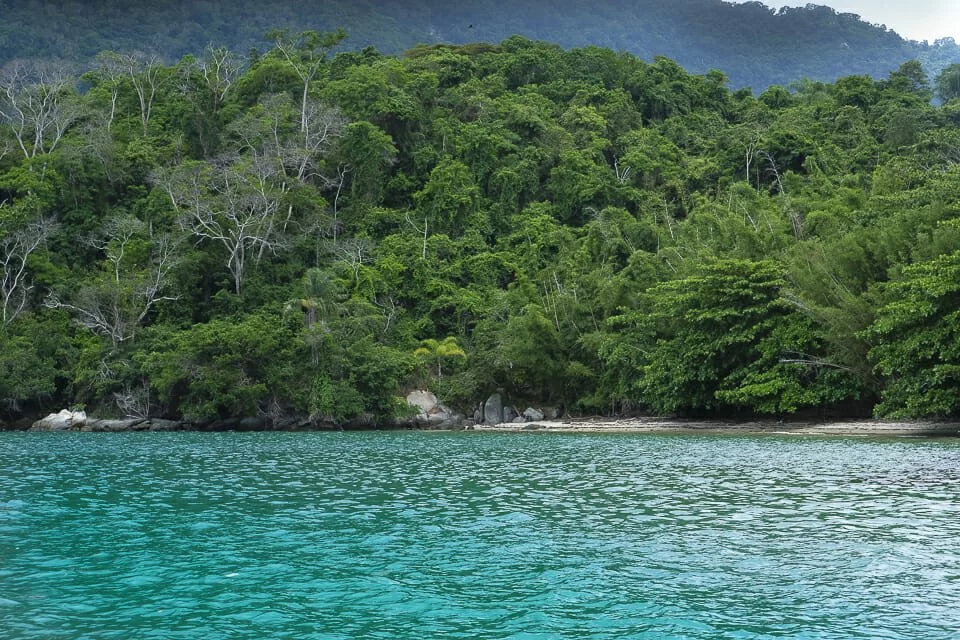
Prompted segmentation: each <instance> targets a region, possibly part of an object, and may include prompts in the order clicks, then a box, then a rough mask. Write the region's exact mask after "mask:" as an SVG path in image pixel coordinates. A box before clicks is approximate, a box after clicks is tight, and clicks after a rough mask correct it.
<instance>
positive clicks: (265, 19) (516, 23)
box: [0, 0, 960, 90]
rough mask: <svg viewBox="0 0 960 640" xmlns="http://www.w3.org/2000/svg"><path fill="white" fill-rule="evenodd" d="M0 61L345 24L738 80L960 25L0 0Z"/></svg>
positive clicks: (844, 67) (420, 4)
mask: <svg viewBox="0 0 960 640" xmlns="http://www.w3.org/2000/svg"><path fill="white" fill-rule="evenodd" d="M0 15H3V17H4V19H3V24H0V64H3V63H5V62H7V61H9V60H11V59H14V58H25V57H59V58H66V59H70V60H74V61H77V62H78V63H80V64H83V63H85V62H86V61H87V60H89V59H90V58H91V57H93V56H94V55H96V54H97V53H98V52H100V51H102V50H106V49H110V50H116V51H134V50H139V51H149V52H151V53H157V54H159V55H161V57H163V58H166V59H167V60H175V59H178V58H180V57H181V56H183V55H185V54H188V53H196V52H198V51H200V50H201V49H202V48H203V47H204V46H205V45H206V44H208V43H211V42H212V43H214V44H217V45H224V46H227V47H229V48H231V49H233V50H236V51H246V50H249V49H251V48H263V47H266V46H269V45H268V43H267V42H266V41H265V40H264V39H263V34H264V33H265V32H266V31H268V30H269V29H272V28H290V29H292V30H296V31H301V30H307V29H313V30H318V31H330V30H333V29H335V28H337V27H343V28H344V29H346V30H347V32H348V33H349V35H350V37H349V40H348V46H349V47H350V48H353V49H361V48H363V47H365V46H369V45H372V46H374V47H376V48H377V49H379V50H381V51H383V52H385V53H398V52H401V51H404V50H406V49H409V48H410V47H412V46H414V45H416V44H418V43H439V42H448V43H466V42H475V41H488V42H499V41H501V40H503V39H504V38H507V37H509V36H511V35H514V34H519V35H523V36H526V37H528V38H531V39H539V40H548V41H551V42H556V43H558V44H560V45H562V46H564V47H584V46H588V45H598V46H603V47H609V48H611V49H614V50H623V51H629V52H631V53H633V54H635V55H637V56H639V57H641V58H644V59H647V60H650V59H652V58H653V57H655V56H657V55H665V56H668V57H670V58H673V59H675V60H677V61H678V62H679V63H680V64H681V65H683V66H684V67H686V68H687V69H688V70H690V71H692V72H695V73H703V72H706V71H708V70H709V69H720V70H721V71H723V72H724V73H726V74H727V76H728V77H729V78H730V81H731V84H732V85H733V86H736V87H742V86H750V87H753V88H754V89H758V90H759V89H763V88H765V87H766V86H768V85H771V84H782V85H788V84H790V83H792V82H795V81H798V80H800V79H803V78H810V79H814V80H823V81H832V80H834V79H836V78H838V77H841V76H847V75H871V76H874V77H883V76H886V74H887V73H889V72H890V71H892V70H894V69H896V68H897V67H899V66H900V64H902V63H903V62H905V61H906V60H910V59H915V58H916V59H919V60H921V62H923V63H924V66H925V68H926V70H927V73H928V75H929V76H930V77H931V78H932V77H934V76H935V75H936V74H937V73H938V72H939V71H940V70H941V69H942V68H943V67H945V66H947V65H948V64H950V63H953V62H960V47H958V46H957V44H956V43H955V42H954V41H953V40H952V39H944V40H939V41H936V42H934V43H932V44H929V43H918V42H914V41H908V40H904V39H903V38H901V37H900V36H899V35H897V34H896V33H895V32H893V31H891V30H889V29H887V28H885V27H883V26H880V25H872V24H869V23H867V22H864V21H863V20H861V19H860V18H859V17H858V16H856V15H854V14H850V13H837V12H836V11H834V10H833V9H831V8H829V7H823V6H816V5H807V6H806V7H803V8H783V9H780V10H779V11H775V10H773V9H770V8H769V7H767V6H765V5H763V4H761V3H760V2H748V3H746V4H732V3H728V2H723V1H722V0H670V1H669V2H667V1H664V0H595V1H594V2H590V3H585V2H582V1H580V0H476V1H473V2H459V3H455V2H449V0H410V1H406V0H404V1H397V0H233V1H231V2H219V1H215V0H154V1H153V2H144V1H143V0H0Z"/></svg>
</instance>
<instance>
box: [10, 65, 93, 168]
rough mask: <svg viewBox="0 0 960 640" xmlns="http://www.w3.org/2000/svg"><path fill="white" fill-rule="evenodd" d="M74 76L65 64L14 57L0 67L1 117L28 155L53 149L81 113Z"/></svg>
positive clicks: (31, 155) (21, 149)
mask: <svg viewBox="0 0 960 640" xmlns="http://www.w3.org/2000/svg"><path fill="white" fill-rule="evenodd" d="M74 87H75V79H74V78H73V77H72V76H70V75H69V74H67V73H66V71H65V70H64V68H63V67H62V66H58V65H55V64H53V63H36V62H25V61H22V60H15V61H13V62H11V63H10V64H8V65H7V66H6V67H4V68H3V70H2V71H0V120H2V122H3V123H4V124H5V125H6V126H7V127H9V128H10V131H11V132H12V133H13V136H14V139H15V140H16V142H17V145H18V146H19V147H20V151H21V152H22V153H23V155H24V157H25V158H34V157H36V156H37V155H40V154H43V153H50V152H51V151H53V150H54V149H55V148H56V147H57V145H58V144H59V142H60V140H61V138H63V134H64V133H66V131H67V129H68V128H69V127H70V125H71V124H73V123H74V122H75V121H76V120H77V118H78V117H79V115H80V107H79V104H78V102H77V101H76V100H75V98H76V96H75V94H74Z"/></svg>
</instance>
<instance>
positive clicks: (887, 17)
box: [734, 0, 960, 42]
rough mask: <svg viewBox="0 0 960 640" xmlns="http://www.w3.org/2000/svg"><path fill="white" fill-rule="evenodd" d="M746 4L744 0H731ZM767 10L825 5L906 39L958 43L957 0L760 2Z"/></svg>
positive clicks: (959, 9) (959, 7) (959, 2)
mask: <svg viewBox="0 0 960 640" xmlns="http://www.w3.org/2000/svg"><path fill="white" fill-rule="evenodd" d="M734 1H735V2H745V1H746V0H734ZM760 1H761V2H763V3H764V4H765V5H767V6H770V7H776V8H780V7H783V6H789V7H802V6H804V5H806V4H808V2H809V3H810V4H820V5H827V6H828V7H833V8H834V9H836V10H837V11H840V12H843V13H856V14H858V15H859V16H860V17H861V18H863V19H864V20H865V21H866V22H871V23H873V24H885V25H887V27H888V28H890V29H893V30H894V31H896V32H897V33H899V34H900V35H901V36H903V37H904V38H907V39H909V40H929V41H930V42H933V41H934V40H936V39H937V38H944V37H947V36H949V37H951V38H955V39H957V40H958V41H960V0H801V1H800V2H779V1H777V0H760Z"/></svg>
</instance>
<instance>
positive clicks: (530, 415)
mask: <svg viewBox="0 0 960 640" xmlns="http://www.w3.org/2000/svg"><path fill="white" fill-rule="evenodd" d="M523 417H524V418H526V419H527V420H529V421H531V422H538V421H540V420H543V412H542V411H538V410H537V409H534V408H533V407H527V408H526V409H525V410H524V412H523Z"/></svg>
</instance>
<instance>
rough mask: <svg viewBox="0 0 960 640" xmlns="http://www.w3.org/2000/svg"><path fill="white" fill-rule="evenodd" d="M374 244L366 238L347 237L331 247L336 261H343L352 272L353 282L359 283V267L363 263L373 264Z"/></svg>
mask: <svg viewBox="0 0 960 640" xmlns="http://www.w3.org/2000/svg"><path fill="white" fill-rule="evenodd" d="M373 249H374V244H373V241H372V240H370V239H368V238H348V239H346V240H344V241H342V242H340V243H338V244H337V245H335V246H334V247H333V252H334V255H336V257H337V262H340V263H343V264H345V265H347V267H349V268H350V271H352V272H353V282H354V284H355V285H358V284H360V268H361V267H362V266H363V265H364V264H373V256H372V255H371V254H372V253H373Z"/></svg>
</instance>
